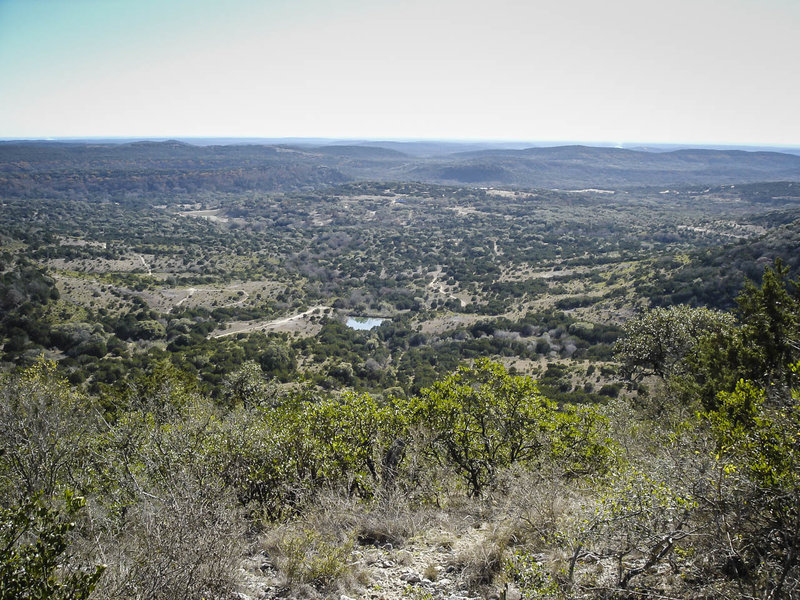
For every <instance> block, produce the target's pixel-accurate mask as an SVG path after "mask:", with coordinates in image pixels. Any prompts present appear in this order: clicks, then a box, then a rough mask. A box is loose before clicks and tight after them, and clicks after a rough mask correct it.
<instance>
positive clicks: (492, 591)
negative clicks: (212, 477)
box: [239, 520, 519, 600]
mask: <svg viewBox="0 0 800 600" xmlns="http://www.w3.org/2000/svg"><path fill="white" fill-rule="evenodd" d="M459 525H460V527H458V528H457V529H456V530H455V531H454V530H453V528H447V529H444V528H432V529H427V530H426V531H424V532H423V533H421V534H419V535H416V536H414V537H413V538H411V539H409V540H406V541H405V542H404V543H402V544H399V545H398V544H393V543H390V542H386V543H383V544H380V543H378V544H374V545H366V546H356V547H355V548H354V550H353V552H352V553H351V560H352V562H351V563H350V566H351V567H352V569H351V577H349V578H348V581H347V583H345V584H342V583H340V584H339V585H338V586H337V587H336V588H335V589H330V588H329V589H327V590H324V591H322V592H320V591H318V590H314V589H313V588H311V587H310V586H302V585H300V586H298V585H287V582H286V579H285V577H283V576H282V575H281V574H280V573H279V571H278V569H277V568H276V565H275V564H274V562H273V560H272V559H271V558H270V556H269V553H268V552H266V551H264V552H260V553H258V554H256V555H253V556H250V557H249V558H248V559H247V560H246V561H245V563H244V564H243V567H242V569H243V570H242V579H243V586H242V588H241V591H240V593H239V598H240V600H277V599H284V598H298V597H307V598H333V599H335V600H399V599H401V598H410V599H413V600H478V599H482V598H485V599H492V598H494V599H499V598H500V597H501V595H502V593H503V588H502V587H498V586H495V587H494V588H491V587H489V588H487V587H486V586H482V585H481V582H480V578H481V574H482V571H484V570H487V569H492V568H494V567H495V565H493V564H492V561H493V560H495V556H496V554H495V553H493V548H494V545H493V544H492V542H491V539H492V537H493V534H494V531H493V527H490V526H489V525H488V524H486V523H484V524H482V525H481V524H478V523H469V522H468V520H467V521H465V522H464V523H460V524H459ZM332 587H333V586H332ZM476 590H480V591H476ZM506 596H507V598H508V599H509V600H512V599H513V598H519V595H518V594H515V593H514V590H513V589H512V590H508V591H507V592H506Z"/></svg>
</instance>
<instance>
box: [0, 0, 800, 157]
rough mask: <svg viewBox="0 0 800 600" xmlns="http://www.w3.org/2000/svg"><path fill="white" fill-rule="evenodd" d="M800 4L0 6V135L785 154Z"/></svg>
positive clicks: (623, 0) (361, 0) (385, 1)
mask: <svg viewBox="0 0 800 600" xmlns="http://www.w3.org/2000/svg"><path fill="white" fill-rule="evenodd" d="M798 32H800V0H669V1H667V0H658V1H655V0H548V1H542V0H481V1H477V0H124V1H123V0H0V139H9V138H46V137H157V138H164V137H182V138H186V137H330V138H350V139H360V138H372V139H376V138H378V139H450V140H459V139H464V140H478V139H484V140H530V141H551V140H553V141H554V140H559V141H570V140H571V141H584V142H606V143H633V142H641V143H648V142H649V143H677V144H680V143H685V144H690V143H691V144H753V145H787V146H798V145H800V113H799V111H798V106H800V35H799V34H798Z"/></svg>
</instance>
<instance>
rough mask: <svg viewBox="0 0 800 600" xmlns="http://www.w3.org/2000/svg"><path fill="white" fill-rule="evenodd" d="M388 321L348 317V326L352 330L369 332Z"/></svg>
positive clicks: (375, 318)
mask: <svg viewBox="0 0 800 600" xmlns="http://www.w3.org/2000/svg"><path fill="white" fill-rule="evenodd" d="M385 320H386V319H379V318H377V317H347V323H345V325H347V326H348V327H349V328H350V329H356V330H357V331H369V330H370V329H372V328H373V327H377V326H378V325H380V324H381V323H383V322H384V321H385Z"/></svg>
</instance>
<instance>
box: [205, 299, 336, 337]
mask: <svg viewBox="0 0 800 600" xmlns="http://www.w3.org/2000/svg"><path fill="white" fill-rule="evenodd" d="M328 309H330V307H329V306H324V305H318V306H312V307H311V308H309V309H308V310H304V311H303V312H301V313H297V314H296V315H291V316H288V317H281V318H280V319H273V320H271V321H251V322H249V323H244V324H242V326H234V327H233V329H231V330H230V331H224V332H222V333H212V334H211V335H209V336H208V337H209V338H221V337H225V336H228V335H235V334H237V333H250V332H251V331H269V330H272V329H277V328H279V327H283V326H286V325H291V324H292V323H295V322H297V321H300V320H302V319H304V318H306V317H309V316H311V314H313V313H314V311H316V310H320V311H323V312H324V311H326V310H328Z"/></svg>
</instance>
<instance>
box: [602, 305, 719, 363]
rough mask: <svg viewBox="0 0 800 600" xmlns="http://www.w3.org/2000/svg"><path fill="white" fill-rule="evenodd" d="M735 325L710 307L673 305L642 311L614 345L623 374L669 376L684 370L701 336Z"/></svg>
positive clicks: (624, 329) (624, 328) (696, 348)
mask: <svg viewBox="0 0 800 600" xmlns="http://www.w3.org/2000/svg"><path fill="white" fill-rule="evenodd" d="M734 324H735V319H734V317H733V316H732V315H730V314H728V313H725V312H722V311H718V310H709V309H707V308H691V307H689V306H670V307H668V308H656V309H653V310H650V311H648V312H646V313H643V314H641V315H639V316H637V317H635V318H633V319H631V320H630V321H628V322H627V323H626V324H625V326H624V327H623V331H624V335H623V337H622V338H621V339H620V340H619V341H617V343H616V345H615V354H616V358H617V360H619V361H620V362H621V363H622V373H623V375H625V376H627V377H631V378H634V379H641V378H642V377H644V376H647V375H657V376H658V377H661V378H662V379H663V378H667V377H670V376H672V375H678V374H681V373H684V372H685V371H686V369H687V360H689V359H690V358H691V356H692V355H694V354H695V353H696V352H697V350H698V347H699V342H700V340H701V338H702V337H703V336H705V335H708V334H718V333H723V334H724V333H726V332H728V331H730V330H731V329H732V328H733V327H734Z"/></svg>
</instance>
